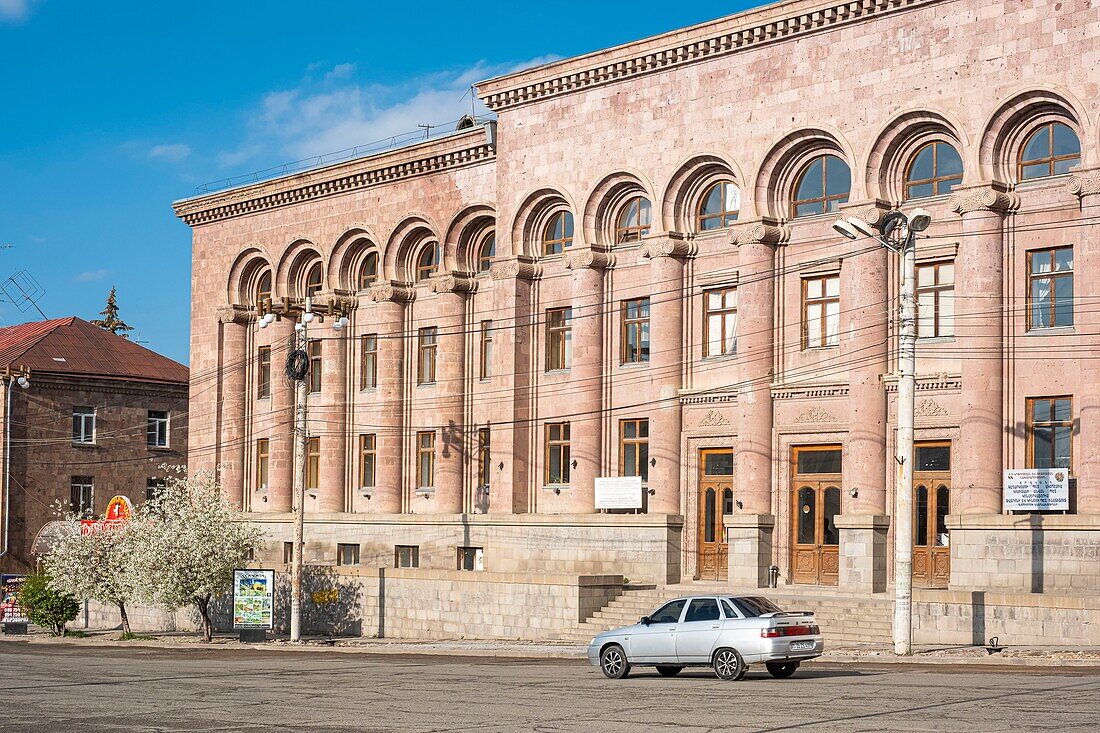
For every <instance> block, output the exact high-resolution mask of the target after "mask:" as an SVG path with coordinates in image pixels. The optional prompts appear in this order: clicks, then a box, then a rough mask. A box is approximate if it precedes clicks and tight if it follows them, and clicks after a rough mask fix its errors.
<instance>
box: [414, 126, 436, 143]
mask: <svg viewBox="0 0 1100 733" xmlns="http://www.w3.org/2000/svg"><path fill="white" fill-rule="evenodd" d="M417 127H419V128H421V129H423V130H424V139H425V140H427V139H428V138H429V137H431V134H432V128H433V127H435V125H417Z"/></svg>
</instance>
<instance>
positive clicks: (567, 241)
mask: <svg viewBox="0 0 1100 733" xmlns="http://www.w3.org/2000/svg"><path fill="white" fill-rule="evenodd" d="M558 222H561V236H560V237H555V236H554V235H555V234H556V232H557V225H558ZM574 224H575V222H574V220H573V212H572V211H570V210H569V209H558V210H557V211H555V212H553V213H552V214H550V218H549V219H548V220H547V222H546V226H545V227H544V228H543V230H542V254H543V255H544V256H547V255H560V254H561V253H563V252H564V251H565V250H567V249H569V248H570V247H572V246H573V233H574V229H573V227H574Z"/></svg>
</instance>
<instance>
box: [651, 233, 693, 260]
mask: <svg viewBox="0 0 1100 733" xmlns="http://www.w3.org/2000/svg"><path fill="white" fill-rule="evenodd" d="M694 249H695V248H694V247H692V244H691V242H689V241H688V240H687V239H685V238H684V235H682V234H677V233H673V232H669V233H668V234H666V235H665V236H663V237H655V238H653V239H644V240H642V244H641V247H639V251H640V253H641V255H642V257H645V258H646V259H653V258H655V257H687V256H688V255H693V254H695V251H694Z"/></svg>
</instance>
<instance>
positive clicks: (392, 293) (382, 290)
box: [370, 281, 416, 303]
mask: <svg viewBox="0 0 1100 733" xmlns="http://www.w3.org/2000/svg"><path fill="white" fill-rule="evenodd" d="M415 295H416V293H415V291H414V290H413V289H412V288H410V287H408V286H407V285H405V284H404V283H399V282H395V281H391V282H388V283H379V284H377V285H373V286H371V289H370V299H371V300H373V301H374V302H375V303H381V302H383V301H393V302H394V303H407V302H409V301H410V300H412V299H413V298H414V297H415Z"/></svg>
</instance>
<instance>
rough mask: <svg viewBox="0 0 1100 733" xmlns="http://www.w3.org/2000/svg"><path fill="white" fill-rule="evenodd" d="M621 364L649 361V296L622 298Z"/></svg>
mask: <svg viewBox="0 0 1100 733" xmlns="http://www.w3.org/2000/svg"><path fill="white" fill-rule="evenodd" d="M621 314H622V324H623V333H622V339H623V349H622V351H623V353H622V363H623V364H642V363H644V362H647V361H649V298H637V299H635V300H624V301H623V303H622V311H621Z"/></svg>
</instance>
